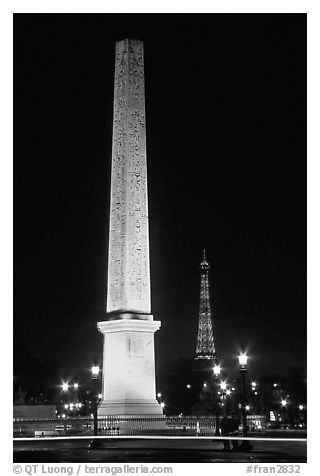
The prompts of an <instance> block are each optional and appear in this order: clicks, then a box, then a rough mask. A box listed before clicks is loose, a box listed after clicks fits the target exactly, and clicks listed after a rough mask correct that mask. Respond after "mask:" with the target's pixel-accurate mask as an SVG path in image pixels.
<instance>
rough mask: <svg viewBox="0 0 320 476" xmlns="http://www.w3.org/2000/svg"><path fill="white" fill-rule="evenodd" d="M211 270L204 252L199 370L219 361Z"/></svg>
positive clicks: (210, 366)
mask: <svg viewBox="0 0 320 476" xmlns="http://www.w3.org/2000/svg"><path fill="white" fill-rule="evenodd" d="M209 269H210V265H209V262H208V261H207V258H206V251H205V250H203V259H202V261H201V264H200V277H201V284H200V306H199V323H198V337H197V347H196V357H195V361H196V368H197V369H198V370H208V369H209V368H212V366H213V364H214V362H215V361H216V360H217V354H216V350H215V343H214V339H213V328H212V320H211V306H210V291H209Z"/></svg>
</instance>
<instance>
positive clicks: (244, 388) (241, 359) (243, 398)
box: [238, 353, 252, 451]
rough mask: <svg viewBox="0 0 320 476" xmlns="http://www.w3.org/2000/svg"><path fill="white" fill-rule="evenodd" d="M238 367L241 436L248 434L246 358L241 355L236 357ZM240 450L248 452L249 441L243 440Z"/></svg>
mask: <svg viewBox="0 0 320 476" xmlns="http://www.w3.org/2000/svg"><path fill="white" fill-rule="evenodd" d="M238 359H239V365H240V374H241V416H242V428H243V436H245V437H246V436H247V434H248V426H247V386H246V385H247V378H246V377H247V362H248V356H247V355H246V354H243V353H241V354H240V355H239V357H238ZM240 449H241V450H243V451H248V450H251V449H252V445H251V443H250V442H249V441H247V440H243V441H242V443H241V445H240Z"/></svg>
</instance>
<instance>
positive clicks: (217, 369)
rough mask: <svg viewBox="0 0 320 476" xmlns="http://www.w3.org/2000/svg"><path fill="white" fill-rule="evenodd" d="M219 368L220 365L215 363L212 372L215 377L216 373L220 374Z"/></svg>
mask: <svg viewBox="0 0 320 476" xmlns="http://www.w3.org/2000/svg"><path fill="white" fill-rule="evenodd" d="M220 370H221V368H220V365H215V366H214V367H213V373H214V375H215V376H216V377H218V375H220Z"/></svg>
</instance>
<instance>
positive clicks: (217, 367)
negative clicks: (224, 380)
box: [213, 364, 221, 436]
mask: <svg viewBox="0 0 320 476" xmlns="http://www.w3.org/2000/svg"><path fill="white" fill-rule="evenodd" d="M220 372H221V367H220V365H218V364H216V365H215V366H214V367H213V375H214V381H215V384H216V387H218V380H219V376H220ZM217 394H219V392H218V391H217ZM219 434H220V422H219V397H218V396H217V398H216V436H219Z"/></svg>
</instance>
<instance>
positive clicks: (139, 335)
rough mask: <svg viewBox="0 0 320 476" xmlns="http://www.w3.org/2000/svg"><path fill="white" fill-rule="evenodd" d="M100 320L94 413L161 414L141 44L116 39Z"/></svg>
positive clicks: (158, 326)
mask: <svg viewBox="0 0 320 476" xmlns="http://www.w3.org/2000/svg"><path fill="white" fill-rule="evenodd" d="M108 258H109V260H108V290H107V319H106V320H105V321H103V322H98V329H99V331H100V332H101V333H102V334H103V336H104V344H103V346H104V348H103V385H102V386H103V398H102V402H101V404H100V406H99V410H98V413H99V415H100V416H106V415H162V408H161V406H160V405H159V403H158V401H157V400H156V394H155V392H156V388H155V360H154V333H155V332H156V331H157V330H158V329H159V328H160V325H161V322H159V321H154V320H153V316H152V314H151V302H150V301H151V300H150V268H149V231H148V197H147V163H146V131H145V104H144V64H143V43H142V42H141V41H138V40H123V41H119V42H117V44H116V64H115V80H114V122H113V144H112V172H111V200H110V230H109V256H108Z"/></svg>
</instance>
